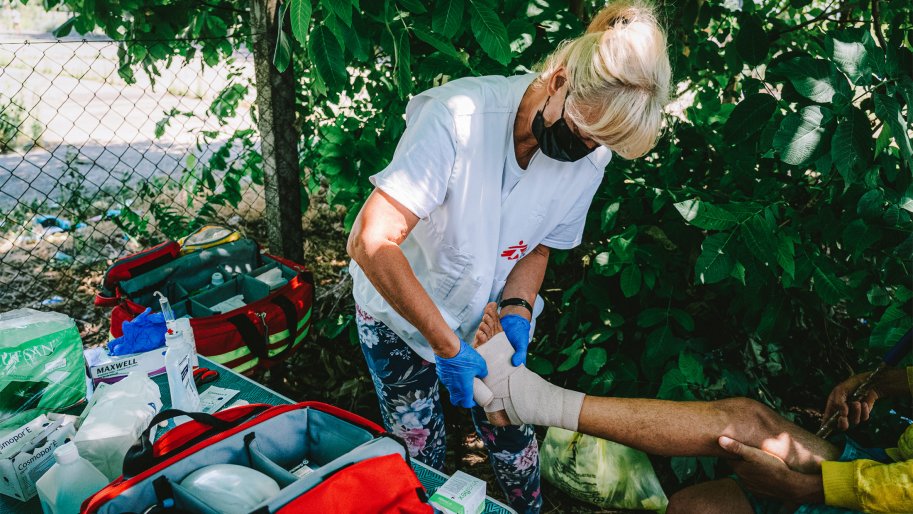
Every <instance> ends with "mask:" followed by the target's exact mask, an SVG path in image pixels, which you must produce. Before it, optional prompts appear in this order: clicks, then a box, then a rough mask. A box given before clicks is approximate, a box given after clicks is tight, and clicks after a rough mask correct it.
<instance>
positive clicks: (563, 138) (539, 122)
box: [532, 97, 596, 162]
mask: <svg viewBox="0 0 913 514" xmlns="http://www.w3.org/2000/svg"><path fill="white" fill-rule="evenodd" d="M551 99H552V97H548V98H547V99H546V100H545V105H543V106H542V110H540V111H539V112H537V113H536V116H535V117H533V127H532V129H533V136H534V137H535V138H536V141H537V142H538V143H539V149H540V150H542V153H544V154H545V155H547V156H549V157H551V158H552V159H555V160H556V161H562V162H574V161H577V160H580V159H582V158H584V157H586V156H587V155H589V154H590V153H591V152H592V151H593V150H595V149H596V147H593V148H590V147H588V146H587V145H586V143H584V142H583V140H581V139H580V138H579V137H577V134H574V131H573V130H571V128H570V127H568V126H567V122H566V121H564V106H562V107H561V117H560V118H558V120H557V121H555V123H552V124H551V125H549V126H548V127H546V126H545V116H543V114H542V112H543V111H545V106H546V105H548V101H549V100H551ZM564 102H565V104H567V97H565V98H564Z"/></svg>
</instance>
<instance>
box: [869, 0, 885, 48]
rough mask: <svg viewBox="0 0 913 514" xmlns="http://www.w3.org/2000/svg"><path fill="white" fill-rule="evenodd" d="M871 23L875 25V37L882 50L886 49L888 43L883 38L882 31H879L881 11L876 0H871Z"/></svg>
mask: <svg viewBox="0 0 913 514" xmlns="http://www.w3.org/2000/svg"><path fill="white" fill-rule="evenodd" d="M872 25H874V26H875V37H877V38H878V44H880V45H881V49H882V50H887V49H888V44H887V43H886V42H885V40H884V33H883V32H882V31H881V13H880V12H879V10H878V0H872Z"/></svg>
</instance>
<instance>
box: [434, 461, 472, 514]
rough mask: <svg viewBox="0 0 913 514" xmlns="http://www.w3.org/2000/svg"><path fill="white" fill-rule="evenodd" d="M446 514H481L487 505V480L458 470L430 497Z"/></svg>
mask: <svg viewBox="0 0 913 514" xmlns="http://www.w3.org/2000/svg"><path fill="white" fill-rule="evenodd" d="M429 502H430V503H431V505H434V506H435V507H437V508H438V509H440V510H441V511H443V512H444V514H480V513H481V512H482V509H483V508H484V507H485V482H484V481H483V480H479V479H478V478H476V477H474V476H472V475H467V474H466V473H463V472H462V471H457V472H456V473H454V474H453V476H451V477H450V478H448V479H447V481H446V482H444V485H442V486H441V487H440V488H439V489H438V490H437V492H435V493H434V494H433V495H431V498H430V499H429Z"/></svg>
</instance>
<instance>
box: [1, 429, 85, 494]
mask: <svg viewBox="0 0 913 514" xmlns="http://www.w3.org/2000/svg"><path fill="white" fill-rule="evenodd" d="M47 417H48V423H46V424H44V423H42V425H43V426H41V427H40V428H39V429H38V430H35V429H34V427H30V429H28V430H26V429H25V427H23V429H20V430H18V431H17V430H14V431H13V432H11V433H8V434H6V436H4V438H6V440H12V439H13V438H14V437H15V436H16V435H19V436H20V437H27V436H32V439H31V440H30V442H29V444H27V445H25V446H24V447H21V448H20V449H19V450H18V451H15V452H12V453H11V454H9V455H4V456H3V457H2V458H0V494H4V495H6V496H12V497H13V498H16V499H17V500H21V501H27V500H30V499H31V498H32V497H33V496H35V495H36V494H38V490H37V489H35V482H37V481H38V479H39V478H41V476H42V475H44V474H45V472H47V470H48V469H50V468H51V466H53V465H54V462H56V461H55V460H54V450H56V449H57V448H58V447H60V446H62V445H63V444H64V443H65V442H67V441H69V440H70V439H72V438H73V436H74V435H75V434H76V428H75V427H74V422H75V420H76V418H75V417H74V416H65V415H60V414H48V416H47ZM33 432H34V435H33ZM10 434H13V435H12V436H11V435H10ZM7 436H9V437H7Z"/></svg>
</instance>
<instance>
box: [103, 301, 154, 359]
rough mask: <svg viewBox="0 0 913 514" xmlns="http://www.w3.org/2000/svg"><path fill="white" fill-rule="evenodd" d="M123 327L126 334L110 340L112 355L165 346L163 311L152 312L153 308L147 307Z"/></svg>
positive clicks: (146, 350)
mask: <svg viewBox="0 0 913 514" xmlns="http://www.w3.org/2000/svg"><path fill="white" fill-rule="evenodd" d="M121 327H122V328H123V331H124V335H122V336H120V337H118V338H117V339H114V340H112V341H109V342H108V354H110V355H128V354H131V353H140V352H148V351H150V350H155V349H156V348H161V347H162V346H165V330H166V328H165V318H164V316H162V313H161V312H156V313H155V314H152V309H146V310H145V311H143V313H142V314H140V315H139V316H137V317H135V318H133V320H128V321H124V323H123V325H121Z"/></svg>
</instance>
